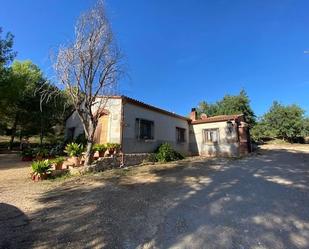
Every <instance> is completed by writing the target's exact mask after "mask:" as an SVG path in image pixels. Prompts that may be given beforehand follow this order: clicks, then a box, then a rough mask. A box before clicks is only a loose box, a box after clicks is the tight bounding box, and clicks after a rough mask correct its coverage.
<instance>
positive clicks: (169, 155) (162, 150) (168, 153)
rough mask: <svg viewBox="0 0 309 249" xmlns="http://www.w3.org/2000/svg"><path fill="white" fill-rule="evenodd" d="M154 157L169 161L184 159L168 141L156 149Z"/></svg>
mask: <svg viewBox="0 0 309 249" xmlns="http://www.w3.org/2000/svg"><path fill="white" fill-rule="evenodd" d="M156 159H157V160H158V161H159V162H170V161H176V160H181V159H184V156H183V155H181V154H180V153H179V152H177V151H175V150H173V148H172V147H171V145H170V144H169V143H163V144H161V145H160V146H159V148H158V149H157V150H156Z"/></svg>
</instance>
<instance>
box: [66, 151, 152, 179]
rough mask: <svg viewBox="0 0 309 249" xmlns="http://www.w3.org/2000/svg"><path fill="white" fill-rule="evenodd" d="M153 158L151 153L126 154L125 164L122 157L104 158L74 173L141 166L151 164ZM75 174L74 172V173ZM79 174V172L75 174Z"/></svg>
mask: <svg viewBox="0 0 309 249" xmlns="http://www.w3.org/2000/svg"><path fill="white" fill-rule="evenodd" d="M152 158H153V154H151V153H139V154H125V155H123V159H124V164H123V165H121V163H122V155H117V156H114V157H102V158H99V159H98V160H97V161H95V162H94V163H93V164H92V165H90V166H87V167H85V166H82V167H78V168H75V169H74V171H78V173H80V174H83V173H86V172H99V171H104V170H106V169H112V168H119V167H120V166H123V167H126V166H133V165H139V164H141V163H143V162H151V161H152ZM72 173H73V172H72ZM74 173H77V172H74Z"/></svg>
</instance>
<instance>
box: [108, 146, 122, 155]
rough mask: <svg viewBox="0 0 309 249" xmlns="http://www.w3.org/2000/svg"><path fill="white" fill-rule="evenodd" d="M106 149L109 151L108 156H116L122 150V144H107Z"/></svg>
mask: <svg viewBox="0 0 309 249" xmlns="http://www.w3.org/2000/svg"><path fill="white" fill-rule="evenodd" d="M106 148H107V149H108V154H109V155H114V154H116V153H117V152H118V150H119V149H120V144H117V143H107V144H106Z"/></svg>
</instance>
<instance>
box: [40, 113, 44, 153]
mask: <svg viewBox="0 0 309 249" xmlns="http://www.w3.org/2000/svg"><path fill="white" fill-rule="evenodd" d="M43 122H44V121H43V117H42V113H41V127H40V146H41V147H42V145H43V138H44V127H43Z"/></svg>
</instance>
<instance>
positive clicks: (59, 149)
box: [49, 143, 65, 156]
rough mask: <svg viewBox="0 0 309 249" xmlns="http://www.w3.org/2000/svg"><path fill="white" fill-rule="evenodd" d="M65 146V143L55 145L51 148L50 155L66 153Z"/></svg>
mask: <svg viewBox="0 0 309 249" xmlns="http://www.w3.org/2000/svg"><path fill="white" fill-rule="evenodd" d="M64 148H65V146H64V144H63V143H59V144H57V145H55V146H53V147H52V148H51V149H50V150H49V155H51V156H62V155H64V153H63V150H64Z"/></svg>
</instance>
